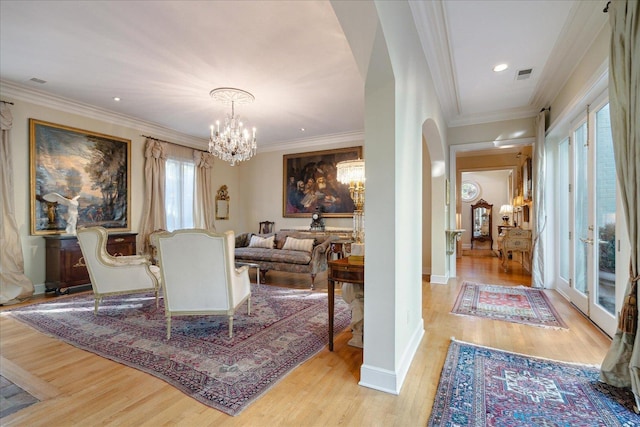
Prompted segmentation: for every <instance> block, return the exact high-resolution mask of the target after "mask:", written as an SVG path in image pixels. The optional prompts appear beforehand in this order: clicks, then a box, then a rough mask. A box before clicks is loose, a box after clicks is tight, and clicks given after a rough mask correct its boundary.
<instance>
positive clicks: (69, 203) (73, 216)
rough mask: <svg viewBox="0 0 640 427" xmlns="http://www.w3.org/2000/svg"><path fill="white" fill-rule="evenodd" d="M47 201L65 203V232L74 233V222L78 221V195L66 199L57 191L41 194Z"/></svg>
mask: <svg viewBox="0 0 640 427" xmlns="http://www.w3.org/2000/svg"><path fill="white" fill-rule="evenodd" d="M42 198H43V199H45V200H46V201H47V202H57V203H60V204H61V205H65V206H66V207H67V217H66V218H65V219H66V221H67V228H66V229H65V232H66V233H67V234H73V235H75V234H76V224H77V223H78V206H79V204H80V203H78V199H79V198H80V195H77V196H76V197H74V198H73V199H67V198H66V197H64V196H61V195H60V194H58V193H47V194H45V195H44V196H42Z"/></svg>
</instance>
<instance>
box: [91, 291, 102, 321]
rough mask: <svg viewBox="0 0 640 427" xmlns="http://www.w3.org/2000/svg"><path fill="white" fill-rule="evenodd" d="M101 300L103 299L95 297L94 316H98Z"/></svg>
mask: <svg viewBox="0 0 640 427" xmlns="http://www.w3.org/2000/svg"><path fill="white" fill-rule="evenodd" d="M101 300H102V298H101V297H99V296H97V295H96V296H94V297H93V315H94V316H97V315H98V306H99V305H100V301H101Z"/></svg>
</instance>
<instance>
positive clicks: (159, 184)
mask: <svg viewBox="0 0 640 427" xmlns="http://www.w3.org/2000/svg"><path fill="white" fill-rule="evenodd" d="M166 145H167V144H165V143H164V142H161V141H158V140H156V139H151V138H147V141H146V144H145V150H144V195H143V197H144V201H143V204H142V222H141V224H140V232H139V233H138V243H137V245H138V248H141V249H139V250H138V251H139V252H142V253H145V254H150V253H151V248H150V247H149V235H150V234H151V233H153V232H154V231H155V230H166V228H167V215H166V212H165V208H164V206H165V205H164V201H165V170H166V160H167V153H166V150H165V146H166Z"/></svg>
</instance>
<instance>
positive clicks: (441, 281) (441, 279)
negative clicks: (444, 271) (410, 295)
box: [429, 274, 449, 285]
mask: <svg viewBox="0 0 640 427" xmlns="http://www.w3.org/2000/svg"><path fill="white" fill-rule="evenodd" d="M429 282H430V283H435V284H437V285H446V284H447V283H449V276H440V275H438V274H432V275H431V279H430V280H429Z"/></svg>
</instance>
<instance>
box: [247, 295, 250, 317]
mask: <svg viewBox="0 0 640 427" xmlns="http://www.w3.org/2000/svg"><path fill="white" fill-rule="evenodd" d="M247 316H251V295H249V298H247Z"/></svg>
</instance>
